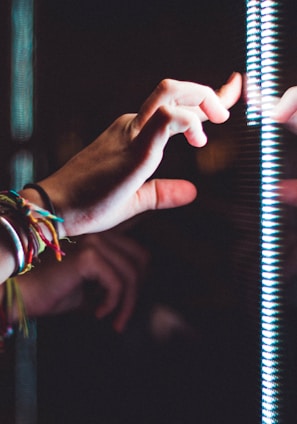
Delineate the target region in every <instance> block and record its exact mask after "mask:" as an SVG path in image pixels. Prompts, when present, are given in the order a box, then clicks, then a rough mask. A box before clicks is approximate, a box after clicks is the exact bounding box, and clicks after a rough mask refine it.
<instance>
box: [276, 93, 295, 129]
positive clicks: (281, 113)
mask: <svg viewBox="0 0 297 424" xmlns="http://www.w3.org/2000/svg"><path fill="white" fill-rule="evenodd" d="M273 118H274V119H275V120H276V121H277V122H280V123H283V124H286V126H287V127H288V128H289V130H290V131H292V132H293V133H295V134H297V86H296V87H290V88H289V89H288V90H287V91H286V92H285V93H284V94H283V96H282V97H281V98H280V99H279V101H278V103H277V104H276V106H275V108H274V111H273Z"/></svg>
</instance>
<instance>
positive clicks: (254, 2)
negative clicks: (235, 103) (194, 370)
mask: <svg viewBox="0 0 297 424" xmlns="http://www.w3.org/2000/svg"><path fill="white" fill-rule="evenodd" d="M279 9H280V8H279V2H277V1H273V0H262V1H261V0H247V39H246V43H247V103H248V104H247V120H248V125H252V126H253V125H259V126H260V139H261V140H260V143H261V153H260V155H261V158H260V159H261V170H260V172H261V187H260V189H261V191H260V196H261V206H260V208H261V211H260V216H261V222H260V224H261V419H262V423H263V424H276V423H280V422H281V408H282V406H281V402H282V392H281V390H282V381H281V369H282V352H281V343H280V340H281V329H282V325H283V321H282V272H281V271H282V270H281V260H280V240H281V231H282V230H281V224H280V223H281V207H280V204H279V201H278V198H277V195H276V187H277V184H278V183H279V181H280V178H281V173H282V166H281V161H280V153H281V146H280V134H279V129H278V127H277V125H276V124H275V123H274V122H273V121H272V119H271V118H270V114H271V110H272V108H273V106H274V98H275V97H276V96H278V95H279V81H278V71H279V61H280V52H279Z"/></svg>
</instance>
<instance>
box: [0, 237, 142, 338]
mask: <svg viewBox="0 0 297 424" xmlns="http://www.w3.org/2000/svg"><path fill="white" fill-rule="evenodd" d="M63 249H64V251H65V252H66V256H65V258H64V260H63V261H62V262H60V263H59V262H57V261H56V260H55V258H54V256H53V255H52V252H50V251H46V252H45V253H43V254H42V255H41V261H42V265H41V264H40V265H41V266H38V265H37V266H36V267H34V268H33V270H32V271H30V272H29V273H26V274H24V275H22V276H19V277H17V282H18V285H19V288H20V291H21V293H22V298H23V301H24V304H25V307H26V313H27V315H28V316H30V317H39V316H44V315H56V314H61V313H65V312H68V311H73V310H82V311H84V312H85V313H90V314H93V315H94V316H95V317H96V318H98V319H102V318H104V317H107V316H109V315H110V316H111V318H112V326H113V328H114V330H115V331H117V332H122V331H123V330H124V328H125V326H126V324H127V322H128V320H129V318H130V316H131V314H132V312H133V310H134V306H135V303H136V300H137V295H138V291H139V288H140V285H141V281H142V278H143V276H144V273H145V270H146V267H147V264H148V260H149V255H148V253H147V251H146V250H145V249H144V248H143V247H141V246H140V245H139V244H138V243H137V242H135V241H134V240H132V239H131V237H128V236H127V235H125V233H124V232H123V231H122V230H119V229H116V230H110V231H107V232H102V233H99V234H88V235H85V236H80V237H78V238H74V239H73V240H72V242H71V243H69V242H68V241H66V240H65V241H64V243H63ZM3 292H4V286H3V285H2V286H0V298H1V297H2V296H3ZM12 318H13V321H15V322H16V321H17V319H18V312H17V307H16V305H14V309H13V315H12Z"/></svg>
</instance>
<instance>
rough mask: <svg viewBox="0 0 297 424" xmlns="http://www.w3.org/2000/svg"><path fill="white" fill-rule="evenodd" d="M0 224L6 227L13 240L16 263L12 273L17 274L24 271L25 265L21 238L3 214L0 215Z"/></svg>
mask: <svg viewBox="0 0 297 424" xmlns="http://www.w3.org/2000/svg"><path fill="white" fill-rule="evenodd" d="M0 225H2V227H4V228H5V229H6V231H7V233H8V234H9V236H10V238H11V240H12V242H13V245H14V248H15V253H16V259H17V264H16V268H15V271H14V273H13V275H17V274H19V273H20V272H22V271H24V269H25V267H26V255H25V251H24V247H23V244H22V241H21V238H20V236H19V235H18V233H17V232H16V230H15V228H14V227H13V226H12V225H11V223H10V222H9V221H8V220H7V219H6V218H4V216H0Z"/></svg>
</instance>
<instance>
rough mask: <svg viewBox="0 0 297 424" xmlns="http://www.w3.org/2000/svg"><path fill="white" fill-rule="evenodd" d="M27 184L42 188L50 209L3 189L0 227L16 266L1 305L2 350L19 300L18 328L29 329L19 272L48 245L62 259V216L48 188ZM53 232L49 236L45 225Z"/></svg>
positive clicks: (0, 196)
mask: <svg viewBox="0 0 297 424" xmlns="http://www.w3.org/2000/svg"><path fill="white" fill-rule="evenodd" d="M24 188H33V189H35V190H37V191H38V192H39V194H40V195H41V197H42V199H43V201H44V204H45V205H46V207H48V209H49V210H45V209H42V208H40V207H39V206H37V205H35V204H33V203H30V202H29V201H28V200H26V199H24V198H23V197H21V196H20V195H19V194H18V193H17V192H15V191H14V190H9V191H1V192H0V228H1V229H2V231H3V230H4V232H5V234H6V236H7V240H9V242H10V244H11V246H12V248H13V251H14V253H15V263H16V266H15V270H14V272H13V274H12V275H11V276H10V278H9V279H8V280H6V281H5V283H4V284H5V294H4V297H3V301H2V304H1V305H0V350H2V349H3V346H4V341H5V339H6V338H7V337H9V336H11V335H12V334H13V327H12V319H11V316H12V308H13V305H14V302H16V306H17V310H18V318H19V328H20V330H22V331H23V332H24V335H27V333H28V326H27V318H26V311H25V307H24V304H23V301H22V297H21V292H20V290H19V287H18V285H17V281H16V278H15V277H16V276H18V275H22V274H24V273H26V272H27V271H29V270H30V269H31V268H32V266H33V265H34V262H35V261H36V260H37V259H38V255H39V254H40V253H41V252H42V251H43V250H44V249H45V248H46V247H47V246H48V247H50V248H51V249H52V250H53V251H54V252H55V255H56V259H57V260H58V261H61V259H62V255H63V252H62V251H61V248H60V244H59V237H58V232H57V223H58V222H59V221H60V222H62V221H63V220H62V219H61V218H59V217H57V216H56V214H55V211H54V208H53V205H52V203H51V201H50V199H49V197H48V196H47V194H46V192H45V191H44V190H43V189H42V187H40V186H39V185H37V184H27V185H26V186H25V187H24ZM45 228H46V229H47V230H48V232H49V233H50V235H51V240H49V239H48V238H47V237H46V236H45V234H44V230H43V229H45Z"/></svg>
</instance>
